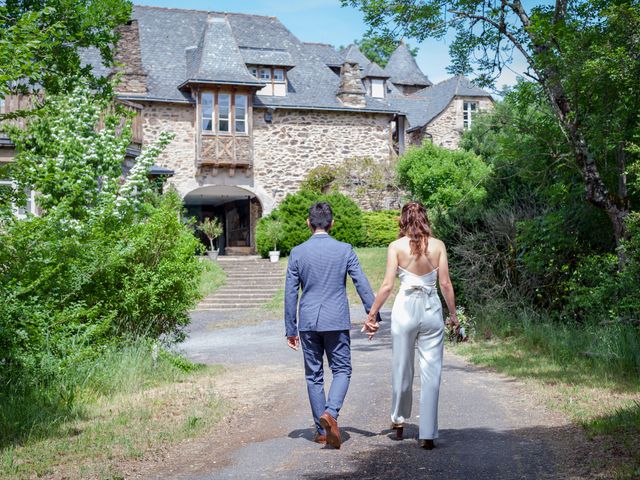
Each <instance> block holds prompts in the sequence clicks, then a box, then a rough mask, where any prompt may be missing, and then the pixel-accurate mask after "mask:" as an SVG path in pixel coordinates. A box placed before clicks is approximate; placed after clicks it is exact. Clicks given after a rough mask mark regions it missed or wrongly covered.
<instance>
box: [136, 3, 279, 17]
mask: <svg viewBox="0 0 640 480" xmlns="http://www.w3.org/2000/svg"><path fill="white" fill-rule="evenodd" d="M133 6H134V7H136V8H147V9H154V10H173V11H178V12H197V13H218V14H223V15H241V16H245V17H258V18H274V19H276V20H277V19H278V17H276V16H274V15H258V14H256V13H242V12H225V11H223V10H200V9H197V8H176V7H158V6H156V5H140V4H137V3H134V4H133Z"/></svg>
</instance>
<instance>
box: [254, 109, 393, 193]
mask: <svg viewBox="0 0 640 480" xmlns="http://www.w3.org/2000/svg"><path fill="white" fill-rule="evenodd" d="M264 113H265V111H264V110H255V111H254V117H253V125H254V126H253V135H254V139H253V142H254V176H255V179H256V182H258V183H260V184H261V185H262V186H263V187H264V188H265V190H267V192H269V194H270V195H271V196H272V197H273V198H274V199H275V201H276V202H279V201H281V200H282V199H283V198H284V196H285V195H286V194H287V193H293V192H295V191H297V190H298V187H299V185H300V182H301V181H302V180H303V179H304V178H305V177H306V175H307V173H308V172H309V170H311V169H312V168H314V167H317V166H319V165H336V166H338V165H340V164H342V163H343V162H344V161H345V160H347V159H349V158H354V157H371V158H373V159H374V160H376V161H379V162H388V161H389V159H390V158H391V157H392V156H393V153H392V151H391V143H390V132H389V121H390V120H391V117H390V115H386V114H373V113H366V114H365V113H351V112H334V111H309V110H306V111H300V110H284V109H282V110H276V111H274V112H273V114H272V120H271V122H270V123H267V122H266V121H265V120H264Z"/></svg>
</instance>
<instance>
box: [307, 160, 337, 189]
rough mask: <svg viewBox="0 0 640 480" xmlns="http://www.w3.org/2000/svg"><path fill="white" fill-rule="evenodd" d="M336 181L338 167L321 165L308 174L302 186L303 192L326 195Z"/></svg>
mask: <svg viewBox="0 0 640 480" xmlns="http://www.w3.org/2000/svg"><path fill="white" fill-rule="evenodd" d="M335 179H336V167H335V166H332V165H320V166H318V167H315V168H312V169H311V170H309V172H307V176H306V177H305V179H304V180H303V181H302V183H301V184H300V189H301V190H311V191H313V192H320V193H326V192H327V190H328V189H329V188H330V187H331V184H332V183H333V181H334V180H335Z"/></svg>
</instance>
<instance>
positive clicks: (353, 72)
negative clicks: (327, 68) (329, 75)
mask: <svg viewBox="0 0 640 480" xmlns="http://www.w3.org/2000/svg"><path fill="white" fill-rule="evenodd" d="M364 94H365V91H364V87H363V86H362V79H361V78H360V67H359V66H358V64H357V63H355V62H345V63H343V64H342V67H341V68H340V86H339V87H338V93H337V94H336V97H337V98H338V100H340V101H341V102H342V103H343V104H344V105H346V106H348V107H355V108H364V107H366V106H367V101H366V99H365V98H364Z"/></svg>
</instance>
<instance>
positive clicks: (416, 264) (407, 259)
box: [392, 237, 443, 275]
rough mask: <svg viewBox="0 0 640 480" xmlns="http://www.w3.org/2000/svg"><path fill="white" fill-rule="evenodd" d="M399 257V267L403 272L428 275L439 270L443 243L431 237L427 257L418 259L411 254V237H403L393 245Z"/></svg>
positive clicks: (422, 256)
mask: <svg viewBox="0 0 640 480" xmlns="http://www.w3.org/2000/svg"><path fill="white" fill-rule="evenodd" d="M392 245H393V246H394V249H395V251H396V254H397V257H398V266H399V267H400V268H402V269H403V270H406V271H408V272H411V273H413V274H415V275H426V274H427V273H431V272H432V271H433V270H435V269H437V268H438V265H439V264H440V255H441V253H442V245H443V243H442V241H441V240H438V239H437V238H433V237H429V243H428V244H427V255H421V256H420V257H416V256H415V255H413V254H412V253H411V247H410V245H409V237H401V238H399V239H398V240H396V241H394V242H393V244H392Z"/></svg>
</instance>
